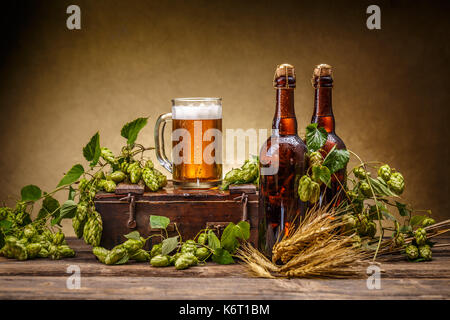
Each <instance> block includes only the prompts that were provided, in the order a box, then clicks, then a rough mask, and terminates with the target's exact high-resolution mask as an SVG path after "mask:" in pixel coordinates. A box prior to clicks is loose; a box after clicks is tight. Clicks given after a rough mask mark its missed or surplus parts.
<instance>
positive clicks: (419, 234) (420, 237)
mask: <svg viewBox="0 0 450 320" xmlns="http://www.w3.org/2000/svg"><path fill="white" fill-rule="evenodd" d="M414 239H415V240H416V244H417V245H418V246H423V245H424V244H425V243H426V242H427V231H426V230H425V229H423V228H418V229H417V230H416V231H414Z"/></svg>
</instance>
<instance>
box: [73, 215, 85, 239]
mask: <svg viewBox="0 0 450 320" xmlns="http://www.w3.org/2000/svg"><path fill="white" fill-rule="evenodd" d="M84 223H85V222H84V221H80V220H78V218H77V217H73V218H72V227H73V231H74V232H75V235H76V236H77V238H78V239H81V237H82V236H83V229H84Z"/></svg>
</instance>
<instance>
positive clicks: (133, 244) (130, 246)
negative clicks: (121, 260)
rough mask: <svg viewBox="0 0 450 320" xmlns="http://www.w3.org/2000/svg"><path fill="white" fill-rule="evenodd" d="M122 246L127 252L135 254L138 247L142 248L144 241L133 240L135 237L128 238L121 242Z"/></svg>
mask: <svg viewBox="0 0 450 320" xmlns="http://www.w3.org/2000/svg"><path fill="white" fill-rule="evenodd" d="M122 245H123V247H124V248H125V249H127V251H128V254H129V255H130V256H132V255H133V254H135V253H136V252H137V251H138V250H139V249H142V247H143V246H144V243H143V242H142V241H141V240H135V239H128V240H127V241H125V242H124V243H123V244H122Z"/></svg>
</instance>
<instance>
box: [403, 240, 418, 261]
mask: <svg viewBox="0 0 450 320" xmlns="http://www.w3.org/2000/svg"><path fill="white" fill-rule="evenodd" d="M405 253H406V256H407V257H408V259H409V260H415V259H417V258H418V257H419V249H417V247H416V246H415V245H413V244H410V245H408V246H406V248H405Z"/></svg>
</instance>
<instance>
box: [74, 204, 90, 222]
mask: <svg viewBox="0 0 450 320" xmlns="http://www.w3.org/2000/svg"><path fill="white" fill-rule="evenodd" d="M87 212H88V207H87V205H86V203H85V202H83V201H82V202H80V203H78V206H77V211H76V213H75V217H77V219H78V220H80V221H83V220H85V219H86V217H87Z"/></svg>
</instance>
